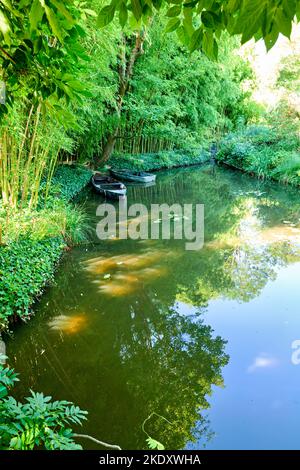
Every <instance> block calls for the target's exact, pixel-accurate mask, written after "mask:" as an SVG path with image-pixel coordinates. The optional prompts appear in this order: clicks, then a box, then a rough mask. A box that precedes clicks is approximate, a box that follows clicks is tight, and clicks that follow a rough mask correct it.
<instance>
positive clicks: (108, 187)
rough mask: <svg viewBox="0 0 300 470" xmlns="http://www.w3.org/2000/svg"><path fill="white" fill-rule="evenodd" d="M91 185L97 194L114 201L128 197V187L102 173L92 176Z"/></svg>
mask: <svg viewBox="0 0 300 470" xmlns="http://www.w3.org/2000/svg"><path fill="white" fill-rule="evenodd" d="M91 183H92V185H93V187H94V189H95V191H97V193H100V194H102V195H103V196H105V197H106V196H107V197H110V198H112V199H120V198H124V197H125V196H126V186H125V185H124V184H123V183H121V182H120V181H117V180H115V179H114V178H111V177H110V176H107V175H103V174H101V173H95V174H94V176H92V179H91Z"/></svg>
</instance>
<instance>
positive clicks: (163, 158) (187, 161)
mask: <svg viewBox="0 0 300 470" xmlns="http://www.w3.org/2000/svg"><path fill="white" fill-rule="evenodd" d="M209 158H210V154H209V152H207V151H205V150H201V151H199V152H198V153H195V152H190V153H189V152H185V153H181V152H160V153H152V154H146V155H142V154H141V155H113V156H112V157H111V158H110V160H109V165H110V166H112V167H113V168H119V169H120V168H126V169H130V170H144V171H151V170H160V169H163V168H174V167H178V166H188V165H196V164H200V163H204V162H206V161H207V160H209Z"/></svg>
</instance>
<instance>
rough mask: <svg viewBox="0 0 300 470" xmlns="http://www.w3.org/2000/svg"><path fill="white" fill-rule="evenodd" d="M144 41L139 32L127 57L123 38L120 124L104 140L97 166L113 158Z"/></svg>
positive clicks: (119, 108)
mask: <svg viewBox="0 0 300 470" xmlns="http://www.w3.org/2000/svg"><path fill="white" fill-rule="evenodd" d="M144 41H145V34H144V31H139V32H137V33H135V42H134V46H133V48H132V50H131V52H130V54H129V56H127V57H126V37H125V36H124V37H123V45H122V46H123V47H122V48H121V52H120V58H121V64H120V67H119V89H118V95H117V103H116V111H115V112H116V114H117V120H118V124H117V125H116V128H115V129H114V130H113V131H112V132H110V133H109V134H108V135H107V137H106V139H105V140H104V145H103V150H102V156H101V157H100V158H97V159H96V161H95V165H96V166H97V165H99V164H103V163H105V162H107V160H108V159H109V157H110V156H111V154H112V152H113V150H114V147H115V143H116V140H117V136H118V133H119V123H120V119H121V115H122V108H123V102H124V98H125V96H126V93H127V91H128V89H129V85H130V80H131V78H132V76H133V72H134V65H135V62H136V60H137V58H138V57H139V56H140V55H142V54H143V52H144V51H143V44H144Z"/></svg>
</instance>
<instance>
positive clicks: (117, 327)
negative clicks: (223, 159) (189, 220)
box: [6, 167, 300, 449]
mask: <svg viewBox="0 0 300 470" xmlns="http://www.w3.org/2000/svg"><path fill="white" fill-rule="evenodd" d="M298 199H299V198H298V194H297V192H296V191H293V190H291V189H286V188H281V187H278V186H275V185H273V184H271V183H261V182H259V181H256V180H252V179H251V178H249V177H247V176H244V175H242V174H240V173H235V172H229V171H228V170H223V169H221V168H216V169H214V171H213V172H212V171H211V168H210V167H202V168H196V167H194V168H192V169H181V170H175V171H171V172H163V173H160V174H159V175H158V177H157V184H156V185H155V186H150V187H145V188H144V187H134V186H131V187H130V188H129V191H128V204H131V203H135V202H142V203H144V204H146V205H147V206H149V205H150V204H151V203H168V204H172V203H179V202H180V203H202V204H204V205H205V245H204V247H203V249H201V250H199V251H186V250H185V242H184V241H181V240H171V241H167V240H144V241H134V240H118V239H111V240H107V241H97V240H96V238H95V240H94V243H93V244H91V245H90V246H88V247H81V248H76V249H74V250H73V251H72V252H71V253H69V254H67V255H66V256H65V259H64V260H63V262H62V265H61V267H60V269H59V271H58V274H57V276H56V283H55V285H54V286H52V287H50V288H49V289H48V290H47V292H46V294H45V295H44V297H43V299H42V301H41V302H40V304H39V305H38V306H37V307H36V311H35V314H36V315H35V317H34V318H33V319H32V320H31V321H30V322H29V323H28V324H26V325H23V326H21V327H20V328H18V329H17V330H16V332H15V334H14V337H13V338H12V339H9V340H7V345H6V346H7V354H8V356H9V357H10V361H11V362H12V363H13V365H14V366H15V367H16V369H17V371H18V372H20V374H21V378H22V380H21V382H20V384H19V385H18V386H17V388H16V394H17V397H20V398H21V397H23V396H24V395H25V394H27V390H28V388H32V389H35V390H37V391H43V392H44V393H46V394H50V395H52V396H53V397H55V398H58V399H61V398H65V399H69V400H72V401H74V402H76V403H77V404H78V405H80V406H81V407H82V408H83V409H86V410H88V411H89V419H88V422H87V423H86V424H85V425H84V432H86V433H89V434H92V435H94V436H95V437H98V438H99V439H103V440H106V441H108V442H113V443H117V444H119V445H120V446H121V447H122V448H127V449H135V448H146V442H145V440H146V437H147V436H146V435H145V434H144V433H143V431H142V429H141V426H142V423H143V421H144V420H145V419H146V418H147V417H148V416H149V415H150V414H151V413H152V412H156V413H158V414H160V415H162V416H164V417H166V418H167V419H168V420H169V421H170V422H171V423H172V424H168V423H167V422H165V421H164V420H160V419H159V418H155V417H154V418H153V419H151V420H150V421H149V422H148V423H147V431H148V432H149V434H150V435H151V436H153V437H154V438H155V439H157V440H159V441H160V442H162V443H163V444H164V445H165V447H166V448H169V449H180V448H184V447H185V446H186V445H187V444H188V443H189V442H190V441H196V442H197V444H196V446H197V448H202V447H203V446H204V445H205V443H206V442H207V441H208V440H209V439H210V438H211V437H212V435H213V431H214V429H211V426H210V424H209V419H208V418H207V411H206V410H208V409H209V407H210V403H211V399H210V398H209V396H210V395H211V394H212V390H213V389H214V387H213V386H217V387H219V386H223V378H222V373H223V372H222V371H223V368H224V366H226V365H227V364H228V361H229V356H228V351H227V346H226V340H227V338H224V339H223V338H221V337H220V336H219V334H220V333H219V332H218V331H213V329H212V328H211V326H210V325H209V311H210V310H209V308H210V307H209V305H210V302H211V301H212V300H214V299H231V300H235V301H238V302H242V303H244V302H251V301H252V300H253V299H255V298H257V297H259V296H260V294H261V292H262V291H263V289H264V288H265V286H266V284H267V283H268V282H269V281H272V280H274V279H275V278H276V276H277V273H278V272H279V270H280V269H282V267H284V266H287V265H288V264H291V263H295V262H297V261H299V259H300V258H299V247H300V224H299V218H300V202H298ZM99 202H100V199H99V197H98V196H96V195H94V194H91V193H89V194H88V198H87V201H86V210H87V211H88V212H89V214H90V216H91V224H92V225H93V226H94V227H95V224H96V222H97V219H96V217H95V213H96V207H97V205H98V204H99ZM204 313H206V317H205V322H204V318H203V315H204ZM225 386H226V383H225ZM221 393H222V392H221Z"/></svg>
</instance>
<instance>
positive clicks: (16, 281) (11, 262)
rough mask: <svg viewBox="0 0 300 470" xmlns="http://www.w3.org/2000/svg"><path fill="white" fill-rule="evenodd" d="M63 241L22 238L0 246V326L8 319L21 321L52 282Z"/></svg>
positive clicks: (58, 238)
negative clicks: (15, 317) (13, 317)
mask: <svg viewBox="0 0 300 470" xmlns="http://www.w3.org/2000/svg"><path fill="white" fill-rule="evenodd" d="M64 247H65V242H64V241H63V239H62V237H57V238H46V239H43V240H40V241H36V242H34V241H32V240H30V239H22V240H19V241H18V242H15V243H11V244H8V245H6V246H2V247H0V279H1V285H0V327H1V328H2V329H3V328H5V327H6V326H7V323H8V318H9V317H10V316H13V315H15V316H18V317H20V318H22V319H25V318H26V317H28V316H29V314H30V307H31V305H32V304H33V302H34V299H35V298H36V297H38V296H39V295H40V294H41V293H42V290H43V288H44V286H45V285H46V284H47V283H48V282H49V281H51V280H52V278H53V271H54V267H55V265H56V264H57V262H58V260H59V258H60V256H61V253H62V250H63V248H64Z"/></svg>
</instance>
